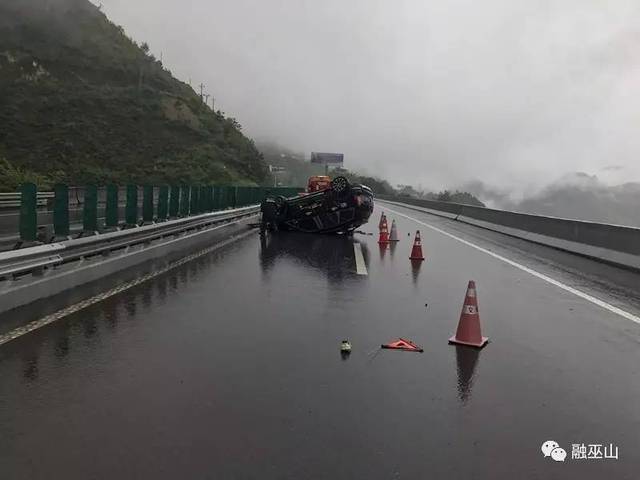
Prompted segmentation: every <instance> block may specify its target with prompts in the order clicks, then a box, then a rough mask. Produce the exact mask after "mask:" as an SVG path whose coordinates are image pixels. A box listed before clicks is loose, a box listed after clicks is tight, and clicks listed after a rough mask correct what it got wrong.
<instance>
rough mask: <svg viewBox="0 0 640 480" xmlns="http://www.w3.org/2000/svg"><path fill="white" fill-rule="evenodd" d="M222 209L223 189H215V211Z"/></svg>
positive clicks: (216, 187)
mask: <svg viewBox="0 0 640 480" xmlns="http://www.w3.org/2000/svg"><path fill="white" fill-rule="evenodd" d="M221 208H222V189H221V187H218V186H215V187H213V210H220V209H221Z"/></svg>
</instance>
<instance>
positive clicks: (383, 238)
mask: <svg viewBox="0 0 640 480" xmlns="http://www.w3.org/2000/svg"><path fill="white" fill-rule="evenodd" d="M382 220H383V221H382V225H381V226H380V237H379V238H378V243H379V244H380V245H386V244H387V243H389V229H388V227H387V217H384V218H383V219H382Z"/></svg>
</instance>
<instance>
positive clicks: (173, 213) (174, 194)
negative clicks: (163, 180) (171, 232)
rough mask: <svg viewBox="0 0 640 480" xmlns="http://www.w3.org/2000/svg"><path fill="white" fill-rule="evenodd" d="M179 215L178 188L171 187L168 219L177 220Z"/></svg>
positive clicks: (175, 186)
mask: <svg viewBox="0 0 640 480" xmlns="http://www.w3.org/2000/svg"><path fill="white" fill-rule="evenodd" d="M179 214H180V187H179V186H177V185H172V186H171V199H170V200H169V218H177V217H178V215H179Z"/></svg>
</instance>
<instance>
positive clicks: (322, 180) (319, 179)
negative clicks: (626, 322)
mask: <svg viewBox="0 0 640 480" xmlns="http://www.w3.org/2000/svg"><path fill="white" fill-rule="evenodd" d="M329 188H331V178H329V177H327V176H326V175H315V176H313V177H309V183H308V184H307V192H308V193H313V192H319V191H321V190H327V189H329Z"/></svg>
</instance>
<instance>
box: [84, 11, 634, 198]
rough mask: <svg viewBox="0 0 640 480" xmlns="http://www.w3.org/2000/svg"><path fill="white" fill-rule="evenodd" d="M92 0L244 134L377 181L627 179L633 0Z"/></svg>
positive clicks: (514, 187) (513, 185) (531, 184)
mask: <svg viewBox="0 0 640 480" xmlns="http://www.w3.org/2000/svg"><path fill="white" fill-rule="evenodd" d="M96 3H97V2H96ZM102 5H103V7H102V8H103V10H104V11H105V13H106V14H107V15H108V16H109V17H110V18H111V19H112V20H113V21H114V22H115V23H118V24H121V25H122V26H124V27H125V29H126V31H127V33H128V34H129V35H130V36H132V37H133V38H134V39H136V40H137V41H139V42H142V41H146V42H148V43H149V45H150V47H151V51H152V53H154V54H155V55H156V57H158V58H160V56H162V58H163V61H164V64H165V65H166V67H167V68H169V69H170V70H171V71H172V72H173V73H174V75H176V76H177V77H179V78H180V79H182V80H184V81H189V80H190V81H191V83H192V85H193V86H194V87H195V88H198V87H196V85H199V84H200V83H203V84H205V91H206V92H207V93H210V94H212V95H214V96H215V99H216V109H217V108H219V109H221V110H223V111H225V112H226V113H227V114H228V115H231V116H234V117H236V118H237V119H238V120H239V121H240V123H241V124H242V125H243V126H244V130H245V132H246V133H247V134H248V135H250V136H252V137H254V138H257V139H260V138H268V139H274V140H277V141H278V142H280V143H281V144H283V145H285V146H287V147H289V148H292V149H295V150H299V151H302V152H307V153H308V152H310V151H313V150H319V151H338V152H343V153H344V154H345V162H346V166H347V167H348V168H350V169H354V170H358V171H361V172H363V173H368V174H374V175H377V176H381V177H384V178H387V179H388V180H389V181H391V183H393V184H397V183H408V184H413V185H416V186H418V185H419V186H422V187H423V188H427V189H436V190H437V189H441V188H443V187H451V186H457V185H463V184H465V183H467V182H470V181H474V180H479V181H482V182H483V183H484V184H485V185H490V186H491V187H492V188H493V187H495V188H501V189H504V190H506V191H514V192H517V193H518V194H519V195H523V194H527V193H530V192H534V191H536V190H540V189H541V188H542V187H543V186H544V185H546V184H547V183H549V182H551V181H552V180H554V179H556V178H561V177H563V175H566V174H568V173H571V172H575V171H581V172H585V173H586V174H589V175H594V174H595V175H597V176H598V178H599V179H600V180H601V181H604V182H605V183H608V184H615V183H620V182H623V181H632V180H640V162H639V161H638V156H639V154H640V135H638V134H637V132H636V130H637V128H638V125H639V124H640V96H638V95H637V94H636V93H637V88H638V85H640V69H639V65H640V64H639V60H640V2H637V0H630V1H626V0H613V1H611V2H604V1H602V0H563V1H562V2H556V1H552V0H548V1H542V0H536V1H534V0H527V1H521V2H518V1H513V0H486V1H485V2H476V1H473V0H450V1H447V2H441V1H439V2H436V1H424V0H387V1H374V0H348V1H346V0H322V1H319V0H278V1H276V0H233V1H224V2H223V1H220V0H184V1H177V0H135V1H131V0H103V1H102Z"/></svg>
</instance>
